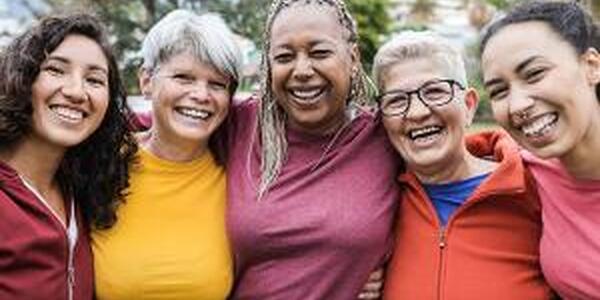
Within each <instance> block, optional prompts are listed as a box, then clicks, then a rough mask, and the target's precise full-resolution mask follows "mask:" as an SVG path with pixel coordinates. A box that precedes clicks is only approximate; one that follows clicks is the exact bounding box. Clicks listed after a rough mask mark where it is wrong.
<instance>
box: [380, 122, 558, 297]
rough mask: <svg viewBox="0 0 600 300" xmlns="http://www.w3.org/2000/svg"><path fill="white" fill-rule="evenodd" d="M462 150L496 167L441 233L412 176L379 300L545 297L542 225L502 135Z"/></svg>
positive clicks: (403, 179)
mask: <svg viewBox="0 0 600 300" xmlns="http://www.w3.org/2000/svg"><path fill="white" fill-rule="evenodd" d="M467 148H468V150H469V151H470V152H471V153H472V154H474V155H475V156H477V157H488V158H490V159H493V160H495V161H497V162H498V166H497V168H496V170H494V171H493V172H492V173H491V174H490V175H489V176H488V177H487V178H486V179H485V180H484V181H483V182H482V183H481V185H480V186H479V187H477V188H476V190H475V191H474V192H473V194H472V195H471V196H470V197H469V198H468V199H467V200H466V201H465V202H464V203H463V205H461V206H460V207H459V208H457V209H456V211H454V213H453V214H452V215H451V217H450V219H449V220H448V223H447V224H446V227H445V228H443V227H442V226H441V225H440V222H439V220H438V217H437V214H436V210H435V208H434V206H433V204H432V203H431V200H430V199H429V198H428V197H427V194H426V192H425V190H424V188H423V187H422V185H421V184H420V183H419V181H418V179H417V178H416V177H415V175H414V174H412V173H405V174H401V175H400V176H399V181H400V183H401V185H402V186H403V187H404V190H403V193H402V196H401V200H400V201H401V202H400V208H399V212H398V216H397V223H396V244H395V249H394V252H393V254H392V259H391V261H390V264H389V266H388V271H387V276H386V279H385V288H384V299H388V300H392V299H397V300H400V299H402V300H410V299H418V300H430V299H436V300H471V299H473V300H481V299H486V300H494V299H498V300H507V299H510V300H519V299H523V300H537V299H549V298H551V297H552V292H551V290H550V288H549V287H548V286H547V285H546V282H545V280H544V278H543V275H542V272H541V269H540V266H539V259H538V252H539V251H538V246H539V241H540V236H541V228H542V220H541V211H540V204H539V201H538V198H537V194H536V192H535V186H534V185H533V181H532V177H531V175H530V174H529V172H528V171H527V170H526V169H525V168H524V167H523V163H522V161H521V158H520V156H519V153H518V148H517V146H516V144H515V143H514V142H513V141H512V140H511V139H510V138H509V137H508V136H507V135H505V134H504V133H501V132H488V133H482V134H478V135H473V136H470V137H469V138H468V139H467Z"/></svg>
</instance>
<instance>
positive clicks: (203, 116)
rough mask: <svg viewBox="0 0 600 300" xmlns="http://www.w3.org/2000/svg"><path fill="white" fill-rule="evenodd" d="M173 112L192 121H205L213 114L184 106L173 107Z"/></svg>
mask: <svg viewBox="0 0 600 300" xmlns="http://www.w3.org/2000/svg"><path fill="white" fill-rule="evenodd" d="M175 111H176V112H177V113H179V114H180V115H183V116H185V117H187V118H192V119H194V120H207V119H208V118H210V117H211V116H212V115H213V114H214V113H213V112H211V111H208V110H205V109H199V108H192V107H184V106H178V107H175Z"/></svg>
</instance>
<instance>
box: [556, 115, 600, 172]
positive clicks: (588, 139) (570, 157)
mask: <svg viewBox="0 0 600 300" xmlns="http://www.w3.org/2000/svg"><path fill="white" fill-rule="evenodd" d="M599 126H600V125H599ZM598 153H600V128H598V126H594V125H592V126H590V130H588V132H587V133H586V134H585V136H584V137H583V138H582V139H581V141H580V142H579V143H577V146H575V148H574V149H573V150H571V151H570V152H568V153H567V154H566V155H564V156H563V157H561V158H560V161H561V163H562V164H563V165H564V166H565V168H566V169H567V171H568V172H569V174H571V175H573V177H575V178H579V179H600V168H598V166H600V155H598Z"/></svg>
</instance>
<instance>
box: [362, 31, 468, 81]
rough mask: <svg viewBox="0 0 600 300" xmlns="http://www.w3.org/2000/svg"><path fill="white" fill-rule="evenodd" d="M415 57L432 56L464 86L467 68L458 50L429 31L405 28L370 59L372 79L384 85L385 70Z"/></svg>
mask: <svg viewBox="0 0 600 300" xmlns="http://www.w3.org/2000/svg"><path fill="white" fill-rule="evenodd" d="M418 58H428V59H433V60H436V62H437V63H439V65H440V67H442V68H444V69H443V71H445V73H446V74H447V75H448V76H450V77H451V78H450V79H454V80H456V81H458V82H459V83H460V84H462V85H463V86H464V87H466V86H467V71H466V68H465V62H464V60H463V57H462V54H461V52H460V50H458V49H457V48H456V47H454V46H453V45H452V44H451V43H450V42H449V41H448V40H446V39H445V38H443V37H441V36H439V35H437V34H435V33H434V32H432V31H411V30H407V31H403V32H402V33H400V34H398V35H396V36H395V37H393V38H392V39H391V40H389V41H388V42H386V43H385V44H384V45H383V46H381V48H379V50H378V51H377V54H376V55H375V59H374V61H373V80H374V81H375V83H376V84H377V87H378V88H379V89H382V88H384V86H383V84H384V82H383V81H384V80H385V75H386V72H388V71H389V69H390V68H391V67H392V66H394V65H395V64H398V63H401V62H405V61H408V60H411V59H418Z"/></svg>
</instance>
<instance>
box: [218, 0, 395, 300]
mask: <svg viewBox="0 0 600 300" xmlns="http://www.w3.org/2000/svg"><path fill="white" fill-rule="evenodd" d="M265 28H266V29H265V35H264V41H265V45H264V48H263V49H264V56H263V65H262V71H263V72H264V73H263V82H262V86H261V90H260V93H259V99H251V100H250V101H247V102H244V103H242V104H240V105H238V106H236V107H234V108H233V109H232V111H231V114H232V120H233V124H231V126H230V127H229V129H230V132H229V136H230V152H229V159H228V163H227V166H228V167H227V172H228V198H229V202H228V207H227V222H228V231H229V237H230V239H231V242H232V248H233V252H234V255H235V260H236V273H235V278H236V284H235V285H234V291H233V293H232V295H231V298H232V299H292V300H293V299H343V300H346V299H353V298H356V297H357V296H358V295H359V294H360V292H361V288H362V287H363V285H364V284H365V282H366V281H367V279H368V278H369V274H370V273H371V272H372V271H373V270H375V269H377V268H379V267H381V266H382V264H383V263H384V262H385V260H386V257H387V254H388V253H389V252H390V250H391V246H392V244H391V242H392V228H391V225H392V219H393V212H394V211H395V207H396V205H395V199H397V196H398V191H397V188H396V186H395V185H394V183H393V182H394V180H393V179H394V176H395V174H396V172H397V170H398V162H399V161H398V160H397V158H396V157H395V156H394V152H393V150H392V148H391V147H390V146H389V145H388V144H387V140H386V136H385V132H384V131H383V128H382V127H381V126H380V125H378V123H379V122H377V120H376V118H375V117H374V115H373V114H371V113H369V112H367V111H366V110H364V109H363V108H361V105H364V104H366V103H368V102H369V101H368V98H367V97H368V96H367V81H366V77H365V76H364V72H363V70H362V67H361V64H360V55H359V51H358V44H357V42H358V34H357V30H356V26H355V22H354V20H353V18H352V17H351V16H350V14H349V12H348V10H347V8H346V6H345V4H344V3H343V1H339V0H278V1H274V2H273V4H272V6H271V9H270V13H269V16H268V19H267V23H266V27H265Z"/></svg>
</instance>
